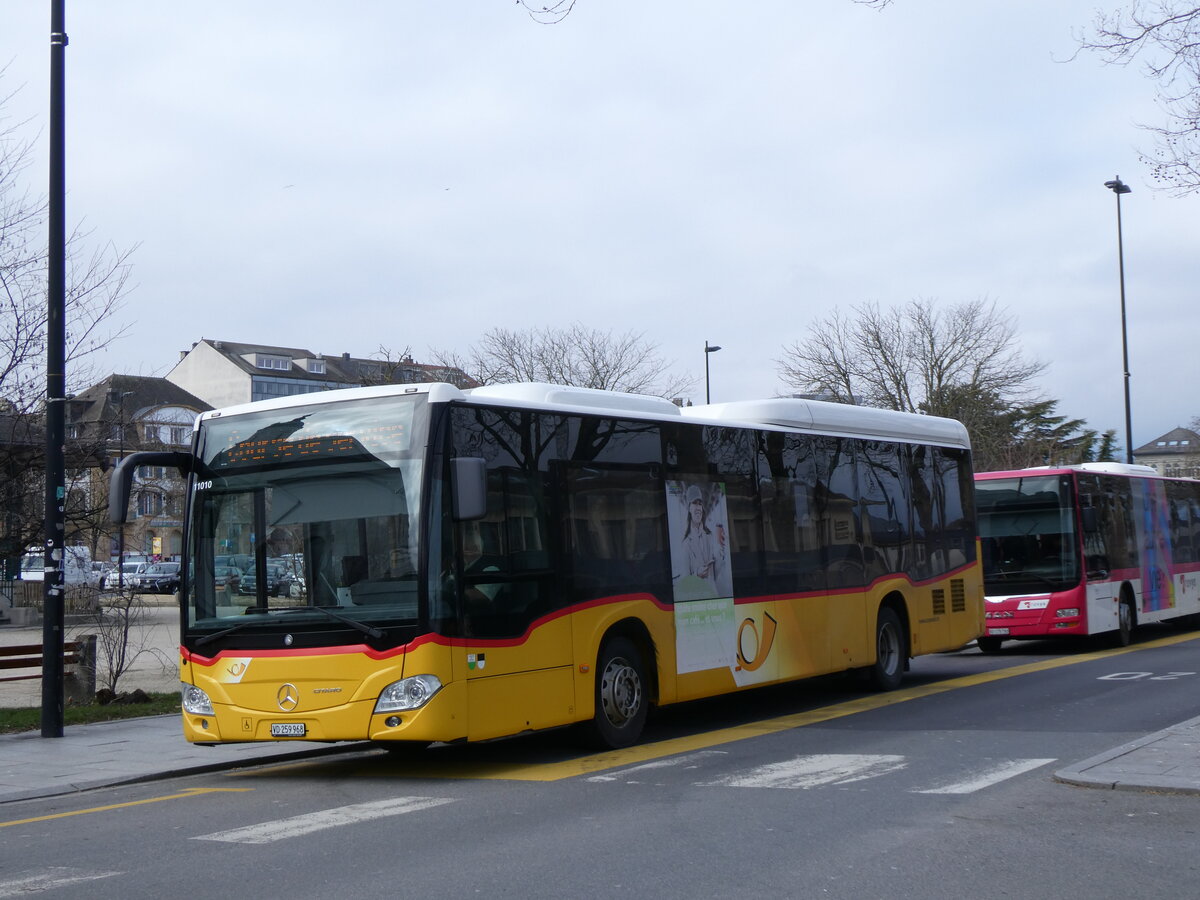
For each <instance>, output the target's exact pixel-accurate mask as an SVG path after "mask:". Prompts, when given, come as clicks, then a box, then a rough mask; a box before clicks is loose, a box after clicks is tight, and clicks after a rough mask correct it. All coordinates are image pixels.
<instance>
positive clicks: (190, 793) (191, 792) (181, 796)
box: [0, 788, 254, 828]
mask: <svg viewBox="0 0 1200 900" xmlns="http://www.w3.org/2000/svg"><path fill="white" fill-rule="evenodd" d="M252 790H254V788H189V789H188V790H186V791H183V792H181V793H178V794H167V795H166V796H164V797H148V798H147V799H145V800H130V801H129V802H127V803H112V804H109V805H108V806H93V807H91V808H89V809H76V810H73V811H71V812H61V813H53V814H52V815H48V816H34V817H33V818H32V819H14V820H13V821H11V822H0V828H7V827H8V826H9V825H28V824H29V823H30V822H48V821H50V820H51V819H66V818H69V817H70V816H86V815H89V814H91V813H98V812H108V811H109V810H111V809H124V808H125V807H127V806H143V805H145V804H147V803H161V802H162V801H163V800H186V799H187V798H189V797H198V796H200V795H202V794H221V793H225V794H230V793H244V792H246V791H252Z"/></svg>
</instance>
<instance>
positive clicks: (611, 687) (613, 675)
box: [589, 637, 650, 750]
mask: <svg viewBox="0 0 1200 900" xmlns="http://www.w3.org/2000/svg"><path fill="white" fill-rule="evenodd" d="M646 688H647V682H646V668H645V666H644V664H643V663H642V654H641V653H640V652H638V648H637V647H636V646H634V644H633V642H632V641H630V640H629V639H628V638H623V637H616V638H612V639H611V640H609V641H606V642H605V644H604V646H603V647H602V648H601V649H600V658H599V660H598V662H597V665H596V711H595V713H594V714H593V716H592V722H591V729H590V735H589V737H590V738H591V743H592V744H593V745H594V746H597V747H600V748H604V749H612V750H617V749H620V748H622V747H629V746H631V745H633V744H635V743H637V740H638V738H640V737H641V735H642V727H643V726H644V725H645V724H646V713H647V711H648V709H649V703H650V701H649V697H648V696H647V692H646Z"/></svg>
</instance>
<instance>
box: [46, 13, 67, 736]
mask: <svg viewBox="0 0 1200 900" xmlns="http://www.w3.org/2000/svg"><path fill="white" fill-rule="evenodd" d="M64 2H65V0H52V2H51V4H50V147H49V150H50V186H49V193H48V195H47V197H46V202H47V220H48V225H49V234H48V239H47V247H46V495H45V497H46V516H45V525H46V557H45V560H46V562H45V574H44V576H43V578H44V582H43V586H42V737H44V738H60V737H62V736H63V622H64V618H65V616H64V609H65V604H64V602H63V544H64V540H63V538H64V529H65V526H66V471H65V469H66V465H65V461H64V459H63V443H64V441H65V435H66V405H67V396H66V368H67V364H66V355H67V353H66V344H67V331H66V325H65V321H64V320H65V317H66V296H67V294H66V244H67V230H66V225H65V217H64V209H65V207H66V164H65V154H64V151H63V148H64V143H65V142H64V140H63V134H64V128H63V118H64V110H65V102H64V97H65V94H66V91H65V90H64V79H65V72H66V54H67V33H66V13H65V11H64V8H63V4H64Z"/></svg>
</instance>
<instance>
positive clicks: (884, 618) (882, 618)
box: [867, 606, 908, 691]
mask: <svg viewBox="0 0 1200 900" xmlns="http://www.w3.org/2000/svg"><path fill="white" fill-rule="evenodd" d="M907 658H908V641H907V640H905V635H904V627H903V626H902V625H901V623H900V617H899V616H898V615H896V611H895V610H894V609H892V608H891V607H890V606H882V607H880V608H879V618H877V619H876V620H875V664H874V665H873V666H871V667H870V668H869V669H868V670H867V678H868V680H869V681H870V682H871V686H872V687H873V688H875V689H876V690H877V691H894V690H895V689H896V688H898V687H900V682H901V681H902V680H903V678H904V662H905V660H906V659H907Z"/></svg>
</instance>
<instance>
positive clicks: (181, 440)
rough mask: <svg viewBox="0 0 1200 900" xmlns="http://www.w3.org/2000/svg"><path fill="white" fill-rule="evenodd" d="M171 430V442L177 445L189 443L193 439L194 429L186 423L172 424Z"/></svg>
mask: <svg viewBox="0 0 1200 900" xmlns="http://www.w3.org/2000/svg"><path fill="white" fill-rule="evenodd" d="M169 430H170V437H171V443H172V444H175V445H176V446H180V445H184V444H187V443H188V442H189V441H190V440H191V436H192V430H191V429H190V428H188V427H187V426H186V425H171V426H170V428H169Z"/></svg>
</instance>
